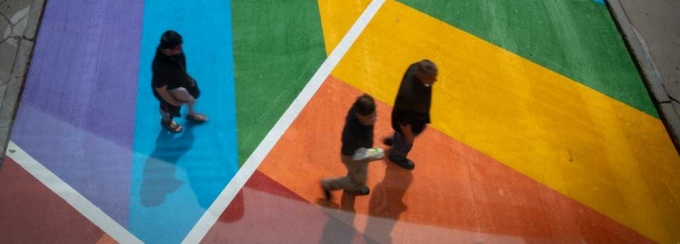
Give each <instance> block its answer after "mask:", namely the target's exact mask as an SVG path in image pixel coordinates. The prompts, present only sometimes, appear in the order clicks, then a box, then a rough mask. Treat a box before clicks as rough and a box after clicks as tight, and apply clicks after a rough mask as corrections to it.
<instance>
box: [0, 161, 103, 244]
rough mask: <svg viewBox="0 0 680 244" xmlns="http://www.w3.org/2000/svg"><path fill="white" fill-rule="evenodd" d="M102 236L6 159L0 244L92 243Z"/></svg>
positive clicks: (0, 174) (0, 176) (0, 183)
mask: <svg viewBox="0 0 680 244" xmlns="http://www.w3.org/2000/svg"><path fill="white" fill-rule="evenodd" d="M104 235H105V234H104V232H103V231H102V230H101V229H100V228H99V227H97V226H95V225H94V224H92V222H90V221H89V220H88V219H86V218H85V217H84V216H83V215H81V214H80V213H79V212H78V211H76V210H75V209H74V208H72V207H71V206H70V205H69V204H68V203H66V201H64V200H63V199H62V198H60V197H59V196H58V195H56V194H55V193H54V192H52V191H51V190H50V189H49V188H47V187H46V186H45V185H43V184H42V183H40V182H39V181H38V180H37V179H36V178H35V177H33V176H32V175H30V174H29V173H28V172H26V171H25V170H24V169H23V168H21V167H20V166H19V165H18V164H17V163H16V162H14V161H13V160H12V159H11V158H9V157H5V159H4V162H3V165H2V169H1V170H0V243H95V242H97V241H99V240H100V239H102V238H103V237H104Z"/></svg>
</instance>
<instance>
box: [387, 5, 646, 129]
mask: <svg viewBox="0 0 680 244" xmlns="http://www.w3.org/2000/svg"><path fill="white" fill-rule="evenodd" d="M400 2H403V3H405V4H407V5H409V6H411V7H413V8H415V9H418V10H420V11H422V12H424V13H426V14H428V15H430V16H433V17H435V18H438V19H440V20H442V21H444V22H446V23H448V24H451V25H453V26H456V27H458V28H460V29H462V30H464V31H466V32H468V33H471V34H473V35H476V36H478V37H480V38H482V39H485V40H487V41H489V42H491V43H493V44H495V45H497V46H500V47H502V48H504V49H506V50H509V51H511V52H513V53H516V54H517V55H520V56H522V57H524V58H526V59H528V60H531V61H533V62H535V63H537V64H540V65H542V66H544V67H546V68H549V69H551V70H553V71H555V72H557V73H560V74H562V75H564V76H566V77H569V78H571V79H572V80H575V81H578V82H580V83H582V84H584V85H586V86H588V87H590V88H592V89H595V90H597V91H600V92H602V93H603V94H606V95H608V96H610V97H613V98H615V99H617V100H619V101H621V102H623V103H626V104H628V105H630V106H632V107H634V108H637V109H639V110H641V111H644V112H645V113H647V114H650V115H652V116H654V117H657V118H658V117H659V116H658V114H657V111H656V109H655V107H654V104H653V103H652V101H651V98H650V96H649V93H648V92H647V89H646V88H645V85H644V83H643V81H642V80H641V78H640V75H639V73H638V71H637V69H636V68H635V66H634V64H633V62H632V59H631V57H630V55H629V53H628V51H627V49H626V47H625V45H624V43H623V40H622V39H621V35H620V34H619V32H618V30H617V29H616V26H615V24H614V22H613V20H612V18H611V16H610V15H609V12H608V10H607V8H606V6H604V5H602V4H598V3H595V2H593V1H592V0H572V1H556V0H513V1H506V0H484V1H479V0H458V1H450V0H430V1H419V0H400ZM452 41H455V40H452Z"/></svg>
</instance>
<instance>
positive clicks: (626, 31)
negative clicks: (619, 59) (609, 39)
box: [606, 0, 680, 152]
mask: <svg viewBox="0 0 680 244" xmlns="http://www.w3.org/2000/svg"><path fill="white" fill-rule="evenodd" d="M606 4H607V7H608V8H609V12H610V13H611V15H612V17H613V18H614V20H615V21H614V22H616V25H617V27H618V28H619V32H621V34H622V35H623V37H624V38H623V39H624V41H625V43H626V46H627V47H628V49H629V51H630V53H631V54H632V56H633V59H634V60H635V65H636V66H637V68H638V70H639V71H640V73H641V74H642V78H643V80H644V81H645V83H646V85H647V89H648V90H649V93H650V94H651V95H652V98H653V99H654V103H655V104H656V107H657V110H658V111H659V115H660V117H661V120H662V121H663V123H664V126H666V130H667V131H668V134H669V135H670V137H671V140H672V141H673V144H674V145H675V150H676V151H678V152H680V117H679V116H678V113H677V112H676V110H675V108H674V107H673V103H672V102H671V99H670V97H669V95H668V93H667V92H666V87H665V86H664V81H663V77H662V76H661V74H660V72H659V70H658V69H657V67H656V64H654V61H653V60H652V57H651V54H650V52H649V46H648V45H647V42H646V41H645V39H644V38H643V37H642V35H640V33H639V32H638V31H637V29H635V27H634V26H633V24H632V23H631V22H630V19H629V18H628V14H626V10H625V9H624V8H623V6H622V5H621V2H620V1H619V0H607V1H606Z"/></svg>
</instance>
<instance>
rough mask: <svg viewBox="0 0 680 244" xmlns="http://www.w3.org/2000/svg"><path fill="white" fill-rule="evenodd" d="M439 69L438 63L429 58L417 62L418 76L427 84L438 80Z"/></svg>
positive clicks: (429, 84)
mask: <svg viewBox="0 0 680 244" xmlns="http://www.w3.org/2000/svg"><path fill="white" fill-rule="evenodd" d="M438 74H439V70H438V69H437V65H435V64H434V62H432V61H430V60H429V59H423V60H421V61H420V62H418V64H417V69H416V77H418V80H419V81H420V82H422V83H423V84H424V85H426V86H431V85H432V84H434V82H436V81H437V75H438Z"/></svg>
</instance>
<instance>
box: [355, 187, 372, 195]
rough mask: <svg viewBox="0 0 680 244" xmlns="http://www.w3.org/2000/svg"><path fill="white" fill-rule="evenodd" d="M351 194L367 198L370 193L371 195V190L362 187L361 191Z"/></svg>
mask: <svg viewBox="0 0 680 244" xmlns="http://www.w3.org/2000/svg"><path fill="white" fill-rule="evenodd" d="M351 193H352V194H354V195H357V196H366V195H368V194H369V193H371V189H370V188H368V186H362V187H361V189H359V190H357V191H353V192H351Z"/></svg>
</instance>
